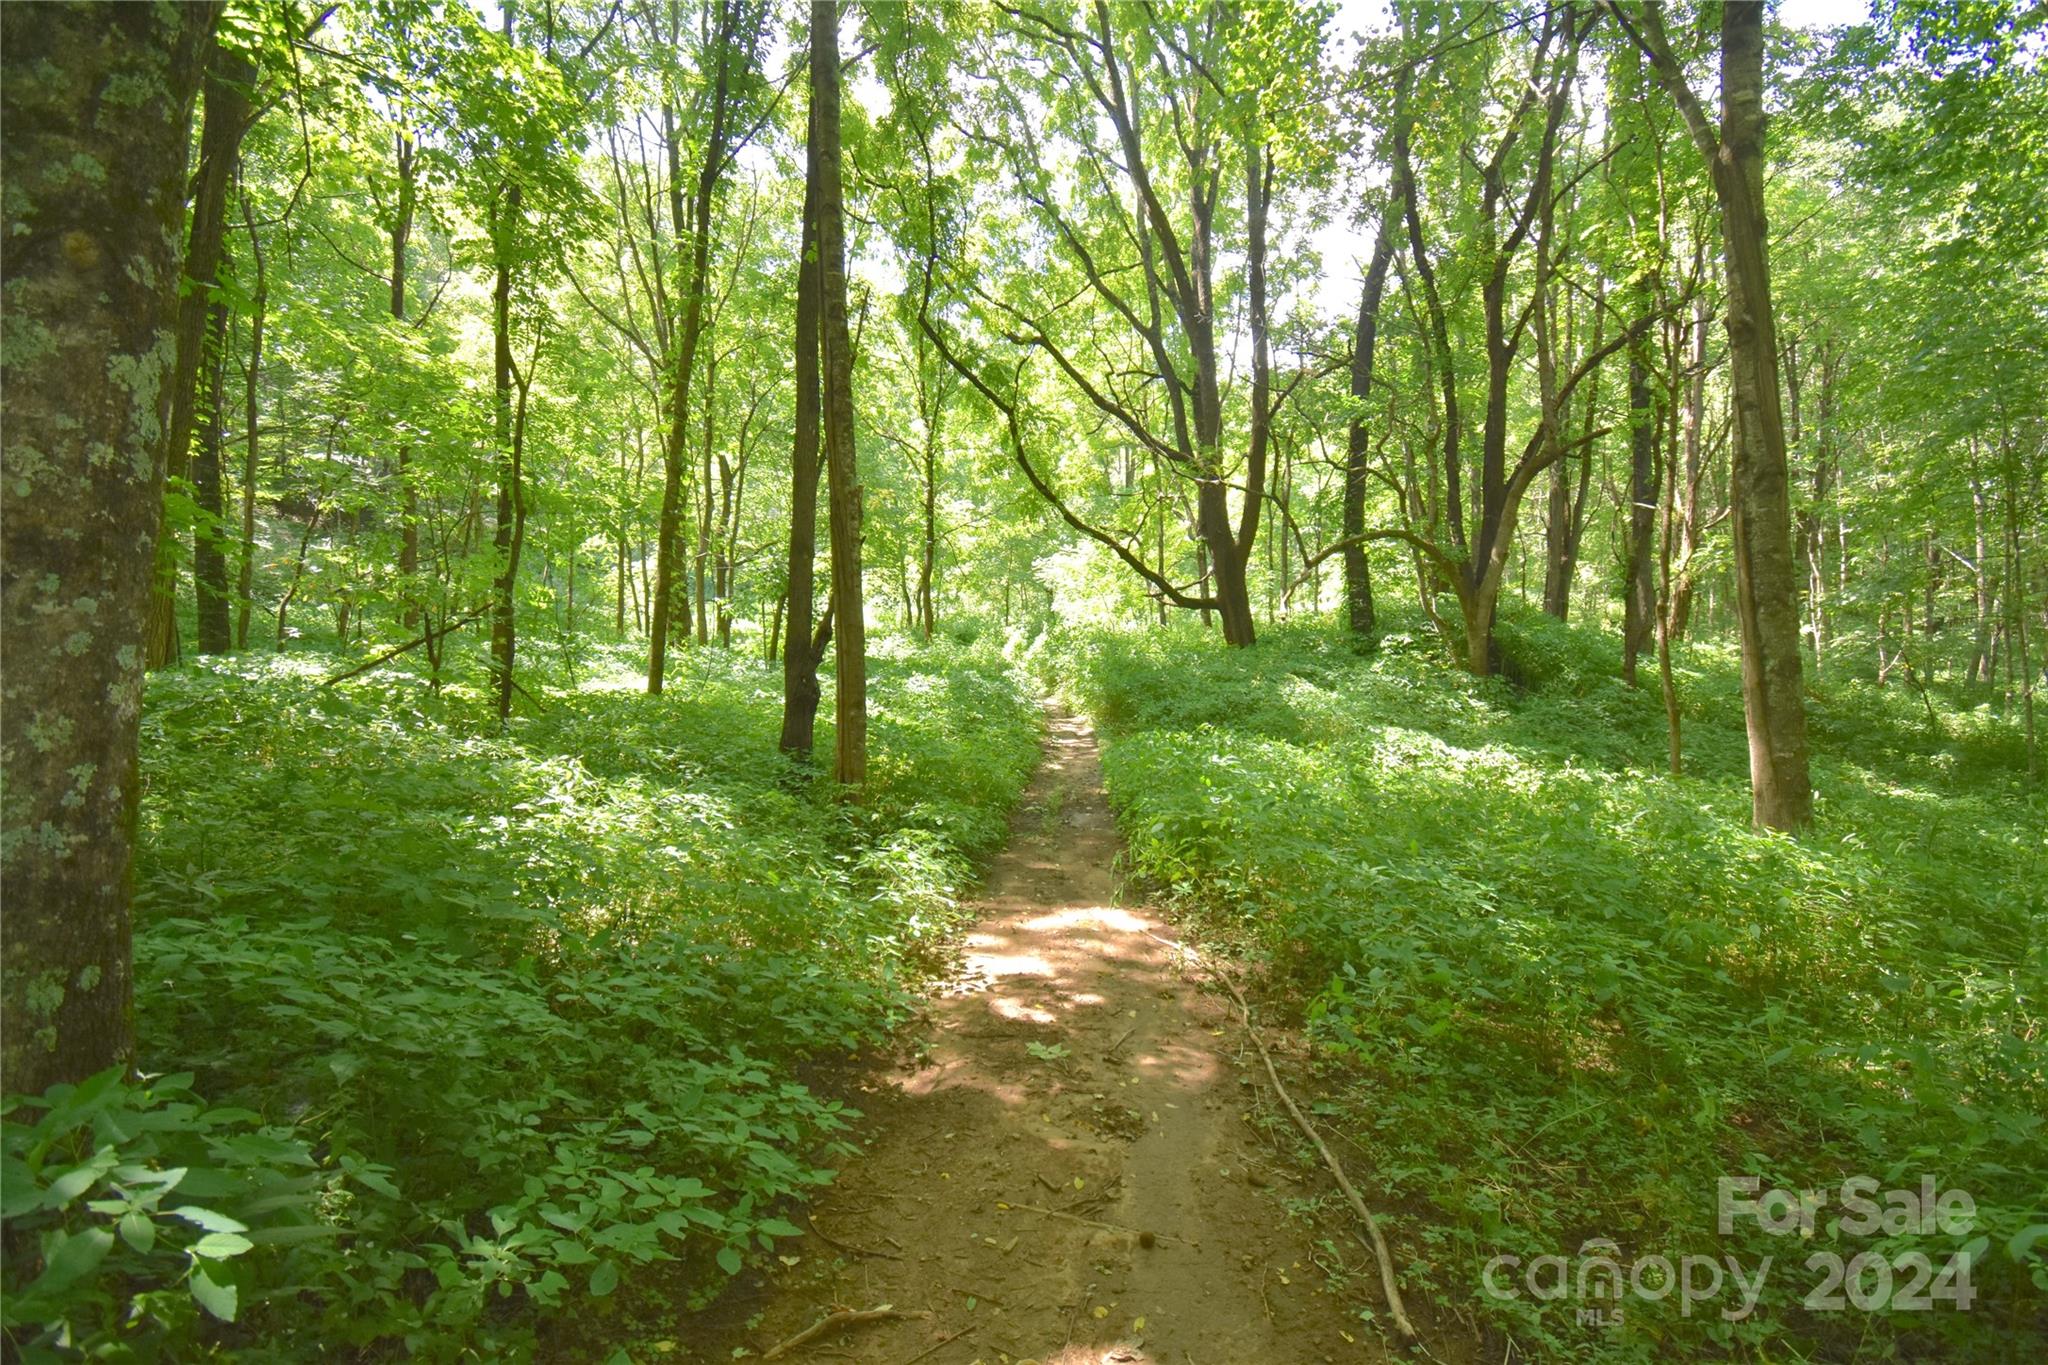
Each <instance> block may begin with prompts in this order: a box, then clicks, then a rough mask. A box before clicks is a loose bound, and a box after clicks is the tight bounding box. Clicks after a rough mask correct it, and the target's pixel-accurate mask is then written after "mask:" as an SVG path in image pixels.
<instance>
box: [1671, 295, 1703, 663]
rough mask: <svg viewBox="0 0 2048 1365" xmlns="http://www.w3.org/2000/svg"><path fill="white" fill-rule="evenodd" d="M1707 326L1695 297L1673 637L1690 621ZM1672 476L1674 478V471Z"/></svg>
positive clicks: (1697, 540)
mask: <svg viewBox="0 0 2048 1365" xmlns="http://www.w3.org/2000/svg"><path fill="white" fill-rule="evenodd" d="M1707 327H1708V320H1707V302H1706V300H1705V299H1696V300H1694V302H1693V317H1692V324H1691V326H1690V328H1689V329H1688V332H1687V334H1688V335H1689V336H1690V337H1691V344H1690V348H1689V349H1690V352H1691V360H1690V362H1689V368H1690V371H1691V373H1690V375H1689V376H1688V378H1687V382H1686V388H1685V425H1684V428H1683V433H1682V436H1681V439H1682V440H1683V442H1684V445H1685V487H1684V489H1683V490H1681V491H1680V492H1679V494H1678V497H1677V500H1676V502H1675V503H1674V504H1673V505H1674V507H1675V508H1676V514H1677V517H1678V562H1677V564H1676V566H1674V568H1673V569H1672V575H1673V581H1672V583H1671V587H1670V595H1671V602H1670V605H1669V606H1668V607H1667V608H1666V611H1665V614H1666V615H1667V616H1668V617H1669V618H1670V622H1671V625H1670V634H1671V635H1672V637H1673V638H1677V637H1680V636H1683V635H1684V634H1685V631H1686V627H1687V626H1688V625H1689V624H1690V623H1691V621H1692V599H1693V592H1694V582H1693V569H1692V563H1693V556H1694V555H1696V554H1697V553H1698V552H1699V549H1700V542H1701V538H1702V537H1701V532H1700V462H1701V460H1702V459H1703V458H1704V448H1703V447H1704V439H1703V432H1704V426H1705V422H1706V410H1707ZM1673 477H1674V478H1675V477H1676V474H1675V472H1674V475H1673Z"/></svg>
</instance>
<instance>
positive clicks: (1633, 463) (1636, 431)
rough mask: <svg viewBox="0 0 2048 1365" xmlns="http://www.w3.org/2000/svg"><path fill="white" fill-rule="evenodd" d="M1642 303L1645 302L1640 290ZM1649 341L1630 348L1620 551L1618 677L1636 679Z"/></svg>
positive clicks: (1653, 433)
mask: <svg viewBox="0 0 2048 1365" xmlns="http://www.w3.org/2000/svg"><path fill="white" fill-rule="evenodd" d="M1643 305H1644V308H1645V309H1646V310H1647V308H1648V307H1649V298H1648V292H1647V290H1645V293H1644V299H1643ZM1648 350H1649V343H1648V341H1646V340H1645V341H1639V342H1637V343H1636V344H1635V345H1633V346H1631V347H1630V348H1629V358H1628V417H1629V494H1628V541H1627V544H1626V546H1625V554H1624V557H1623V564H1624V571H1625V575H1626V577H1625V581H1624V583H1623V585H1622V609H1623V610H1622V629H1621V677H1622V681H1624V682H1626V683H1627V684H1628V685H1629V686H1630V687H1634V686H1635V685H1636V660H1637V659H1638V658H1639V657H1640V656H1641V654H1642V652H1643V651H1644V650H1646V649H1648V648H1649V647H1650V643H1651V640H1650V633H1651V631H1652V629H1653V628H1654V627H1655V625H1656V617H1657V588H1656V578H1655V573H1656V562H1655V560H1654V559H1653V558H1652V557H1651V551H1650V538H1651V536H1652V535H1653V534H1654V533H1655V531H1656V529H1657V486H1658V482H1657V426H1658V423H1657V409H1656V405H1655V403H1654V402H1653V401H1652V399H1651V394H1650V369H1649V357H1648V354H1647V352H1648Z"/></svg>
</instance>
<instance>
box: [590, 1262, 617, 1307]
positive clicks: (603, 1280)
mask: <svg viewBox="0 0 2048 1365" xmlns="http://www.w3.org/2000/svg"><path fill="white" fill-rule="evenodd" d="M618 1287H619V1267H618V1264H617V1262H614V1261H606V1262H605V1263H604V1264H603V1265H600V1266H599V1267H598V1268H597V1269H595V1270H593V1271H591V1272H590V1292H591V1293H592V1294H593V1295H595V1296H596V1297H598V1298H600V1299H601V1298H603V1297H604V1296H605V1295H607V1294H609V1293H611V1292H612V1291H613V1290H614V1289H617V1288H618Z"/></svg>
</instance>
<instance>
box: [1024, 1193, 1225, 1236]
mask: <svg viewBox="0 0 2048 1365" xmlns="http://www.w3.org/2000/svg"><path fill="white" fill-rule="evenodd" d="M996 1207H997V1208H999V1209H1021V1210H1023V1211H1024V1212H1025V1213H1037V1214H1043V1215H1044V1216H1045V1217H1047V1218H1064V1219H1065V1220H1066V1221H1067V1222H1069V1223H1080V1224H1082V1225H1084V1226H1086V1227H1091V1228H1101V1229H1103V1230H1104V1231H1105V1232H1128V1233H1130V1234H1131V1236H1133V1237H1146V1236H1150V1237H1152V1238H1153V1239H1155V1240H1157V1241H1161V1242H1178V1243H1180V1244H1181V1245H1182V1246H1184V1247H1199V1246H1200V1245H1201V1243H1200V1242H1190V1241H1189V1240H1188V1239H1187V1238H1185V1237H1175V1236H1174V1235H1173V1234H1172V1233H1168V1232H1154V1233H1144V1232H1140V1231H1139V1230H1138V1229H1136V1228H1128V1227H1125V1226H1124V1225H1123V1224H1122V1223H1105V1222H1103V1221H1102V1220H1101V1219H1100V1218H1083V1217H1082V1216H1081V1215H1080V1214H1078V1213H1067V1212H1065V1211H1064V1210H1061V1209H1049V1208H1046V1207H1044V1206H1043V1205H1040V1204H1013V1203H1008V1202H1005V1201H1002V1200H998V1201H997V1202H996Z"/></svg>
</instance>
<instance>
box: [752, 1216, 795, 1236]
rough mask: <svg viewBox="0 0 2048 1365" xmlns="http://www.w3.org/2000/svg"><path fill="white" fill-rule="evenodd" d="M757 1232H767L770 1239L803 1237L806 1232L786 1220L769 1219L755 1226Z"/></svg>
mask: <svg viewBox="0 0 2048 1365" xmlns="http://www.w3.org/2000/svg"><path fill="white" fill-rule="evenodd" d="M754 1230H755V1231H756V1232H765V1233H767V1234H768V1235H769V1236H770V1237H801V1236H803V1235H804V1230H803V1229H802V1228H800V1227H798V1226H797V1225H796V1224H794V1223H792V1222H790V1221H789V1220H787V1219H784V1218H769V1219H764V1220H763V1221H761V1222H759V1223H756V1224H754Z"/></svg>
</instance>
